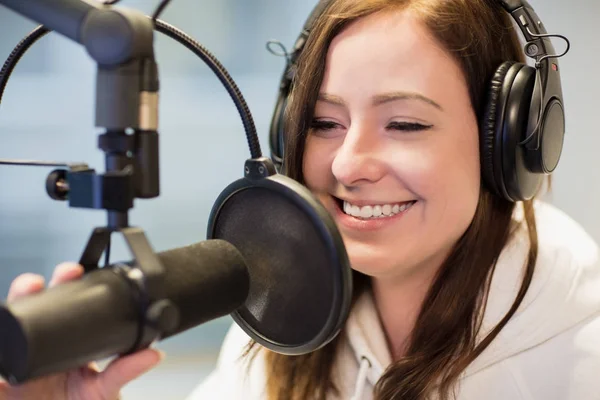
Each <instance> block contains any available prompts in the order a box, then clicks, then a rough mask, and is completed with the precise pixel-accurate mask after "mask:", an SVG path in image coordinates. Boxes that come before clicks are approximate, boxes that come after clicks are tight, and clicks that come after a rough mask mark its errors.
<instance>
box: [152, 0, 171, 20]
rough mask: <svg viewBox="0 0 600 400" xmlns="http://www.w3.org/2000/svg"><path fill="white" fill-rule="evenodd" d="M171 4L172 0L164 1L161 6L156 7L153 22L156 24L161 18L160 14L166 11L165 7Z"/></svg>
mask: <svg viewBox="0 0 600 400" xmlns="http://www.w3.org/2000/svg"><path fill="white" fill-rule="evenodd" d="M170 2H171V0H162V1H161V2H160V4H159V5H158V7H156V10H154V13H153V14H152V22H156V20H157V19H158V17H159V16H160V14H162V12H163V11H164V9H165V7H167V6H168V5H169V3H170Z"/></svg>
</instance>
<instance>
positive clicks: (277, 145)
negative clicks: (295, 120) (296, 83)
mask: <svg viewBox="0 0 600 400" xmlns="http://www.w3.org/2000/svg"><path fill="white" fill-rule="evenodd" d="M286 106H287V96H285V95H284V94H283V93H280V94H279V98H278V99H277V104H276V105H275V110H274V111H273V117H272V118H271V127H270V130H269V147H270V150H271V159H272V160H273V163H274V164H275V166H276V168H277V169H278V170H280V169H281V168H282V166H283V154H284V151H285V142H284V141H285V135H284V131H285V129H284V128H285V123H284V122H285V119H284V117H285V109H286Z"/></svg>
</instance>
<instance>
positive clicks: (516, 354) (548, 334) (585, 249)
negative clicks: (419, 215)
mask: <svg viewBox="0 0 600 400" xmlns="http://www.w3.org/2000/svg"><path fill="white" fill-rule="evenodd" d="M535 212H536V217H537V228H538V237H539V254H538V261H537V266H536V271H535V275H534V277H533V281H532V283H531V286H530V288H529V290H528V292H527V295H526V296H525V298H524V300H523V303H522V304H521V306H520V307H519V309H518V310H517V312H516V314H515V315H514V316H513V317H512V318H511V319H510V321H509V322H508V324H507V325H506V326H505V327H504V329H502V331H501V332H500V334H499V335H498V336H497V337H496V339H494V341H493V342H492V343H491V344H490V345H489V346H488V347H487V348H486V349H485V351H484V352H483V353H482V354H481V355H480V356H479V357H478V358H477V359H476V360H474V361H473V362H472V363H471V365H470V366H469V367H468V368H467V369H466V370H465V371H464V373H463V375H462V377H461V379H460V380H459V384H458V387H457V390H456V393H457V397H456V398H457V400H600V263H599V258H598V257H599V254H598V246H597V245H596V243H594V241H593V240H592V239H591V238H590V236H589V235H588V234H587V233H586V232H585V231H584V230H583V229H582V228H581V227H580V226H579V225H578V224H577V223H576V222H574V221H573V220H572V219H571V218H569V217H568V216H567V215H565V214H564V213H563V212H562V211H560V210H558V209H556V208H555V207H553V206H551V205H549V204H545V203H540V202H538V203H536V211H535ZM515 218H518V219H521V218H522V213H521V212H520V210H517V212H516V213H515ZM527 249H528V240H527V233H526V230H525V229H522V230H520V231H519V233H518V234H517V235H516V236H515V237H514V238H513V240H511V241H510V242H509V243H508V244H507V246H506V247H505V249H504V250H503V252H502V254H501V256H500V259H499V261H498V265H497V267H496V270H495V272H494V276H493V280H492V286H491V289H490V294H489V299H488V305H487V309H486V312H485V315H484V322H483V327H482V333H481V335H483V334H485V333H487V332H488V331H489V330H490V329H491V328H493V327H494V326H495V325H496V323H497V322H498V321H500V319H501V318H502V317H503V316H504V315H505V313H506V312H507V310H508V309H509V308H510V306H511V304H512V303H513V301H514V299H515V296H516V294H517V291H518V290H519V286H520V284H521V277H522V272H523V266H524V261H525V259H526V256H527ZM340 334H341V335H344V336H343V343H342V344H341V348H340V351H339V353H338V355H337V358H336V362H335V375H334V380H335V383H336V385H337V387H338V388H339V389H340V391H341V399H353V400H354V399H366V400H368V399H372V391H373V386H374V384H375V383H376V382H377V380H378V379H379V377H380V376H381V375H382V373H383V372H384V370H385V369H386V368H387V367H388V366H389V365H390V364H391V358H390V354H389V351H388V349H387V345H386V341H385V338H384V334H383V331H382V328H381V325H380V323H379V320H378V317H377V314H376V310H375V308H374V303H373V300H372V297H371V295H370V294H369V293H365V294H364V295H363V296H362V297H361V298H360V299H359V301H358V302H357V304H356V305H355V307H354V309H353V310H352V312H351V314H350V316H349V318H348V321H347V323H346V326H345V329H344V330H343V331H342V333H340ZM248 340H249V338H248V336H247V335H246V334H245V333H244V332H243V331H242V330H241V329H240V328H239V327H238V326H237V325H234V326H233V327H232V328H231V329H230V331H229V333H228V334H227V336H226V338H225V341H224V343H223V347H222V349H221V354H220V356H219V360H218V364H217V367H216V369H215V370H214V371H213V372H212V373H211V375H210V376H209V377H208V378H207V379H206V380H205V381H204V382H203V383H202V384H200V385H199V386H198V387H197V388H196V390H194V392H193V393H192V394H191V396H190V397H189V398H188V400H207V399H240V400H241V399H244V400H246V399H247V400H259V399H260V400H264V399H266V396H265V394H264V387H265V382H266V376H265V373H264V371H265V366H264V360H263V359H262V358H261V357H260V356H259V357H256V359H255V361H254V363H253V364H252V366H251V368H250V370H249V374H247V369H246V363H245V362H243V361H241V360H243V359H240V358H239V356H240V354H241V352H242V350H243V348H244V346H245V345H246V344H247V343H248ZM259 354H261V353H259ZM330 398H331V399H334V398H338V397H333V395H331V396H330Z"/></svg>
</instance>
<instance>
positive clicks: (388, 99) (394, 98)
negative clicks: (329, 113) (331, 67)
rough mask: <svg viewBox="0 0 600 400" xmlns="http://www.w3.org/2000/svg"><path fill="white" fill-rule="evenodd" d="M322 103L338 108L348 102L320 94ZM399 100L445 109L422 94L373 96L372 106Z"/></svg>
mask: <svg viewBox="0 0 600 400" xmlns="http://www.w3.org/2000/svg"><path fill="white" fill-rule="evenodd" d="M317 99H318V100H320V101H324V102H326V103H330V104H333V105H336V106H345V105H346V102H345V101H344V99H342V98H341V97H339V96H336V95H333V94H328V93H319V96H318V98H317ZM398 100H417V101H422V102H424V103H427V104H429V105H431V106H433V107H435V108H437V109H438V110H440V111H443V110H444V109H443V108H442V106H440V105H439V104H438V103H436V102H435V101H433V100H431V99H430V98H429V97H425V96H423V95H422V94H419V93H414V92H390V93H382V94H378V95H375V96H373V99H372V102H371V103H372V104H373V106H379V105H382V104H385V103H390V102H392V101H398Z"/></svg>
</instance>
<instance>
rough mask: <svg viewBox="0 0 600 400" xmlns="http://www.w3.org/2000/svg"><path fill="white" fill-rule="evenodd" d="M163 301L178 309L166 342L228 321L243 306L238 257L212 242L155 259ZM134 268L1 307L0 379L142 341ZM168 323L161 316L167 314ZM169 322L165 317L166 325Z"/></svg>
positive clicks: (99, 273) (245, 278)
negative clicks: (160, 269) (158, 263)
mask: <svg viewBox="0 0 600 400" xmlns="http://www.w3.org/2000/svg"><path fill="white" fill-rule="evenodd" d="M157 256H158V257H159V259H160V261H161V262H162V264H163V266H164V268H165V274H164V280H163V281H162V285H163V288H164V292H163V293H164V298H165V299H168V300H169V301H170V302H171V304H173V305H174V306H175V309H174V310H172V312H170V313H167V314H166V315H167V318H168V319H169V320H168V321H164V320H163V321H159V323H162V324H163V325H165V324H166V325H170V327H169V329H168V333H166V334H165V335H163V336H162V339H164V338H167V337H170V336H172V335H175V334H177V333H180V332H182V331H184V330H187V329H189V328H192V327H194V326H197V325H200V324H202V323H205V322H207V321H210V320H212V319H215V318H218V317H221V316H224V315H227V314H229V313H231V312H233V311H234V310H236V309H237V308H238V307H240V306H241V305H242V304H243V303H244V302H245V300H246V298H247V296H248V293H249V287H250V286H249V285H250V277H249V273H248V268H247V266H246V263H245V261H244V258H243V257H242V255H241V254H240V252H239V251H238V250H237V249H236V248H235V247H234V246H233V245H231V244H230V243H228V242H227V241H225V240H220V239H212V240H208V241H203V242H200V243H196V244H193V245H190V246H186V247H181V248H177V249H173V250H169V251H164V252H161V253H158V254H157ZM130 265H132V263H127V264H121V265H111V266H108V267H104V268H101V269H98V270H95V271H93V272H90V273H87V274H85V275H84V276H83V277H82V278H81V279H80V280H77V281H72V282H67V283H64V284H61V285H58V286H56V287H53V288H50V289H48V290H45V291H43V292H40V293H37V294H33V295H30V296H26V297H23V298H20V299H17V300H15V301H14V302H10V303H8V304H3V305H2V306H1V307H0V374H2V375H3V376H4V377H6V378H7V380H9V381H10V382H12V383H19V382H23V381H25V380H29V379H31V378H35V377H39V376H42V375H47V374H51V373H56V372H59V371H65V370H69V369H73V368H77V367H79V366H82V365H85V364H87V363H88V362H91V361H94V360H98V359H102V358H105V357H109V356H113V355H115V354H123V353H126V352H128V351H129V350H130V349H132V347H133V346H134V345H135V343H136V341H137V338H138V337H139V334H140V329H141V325H140V321H141V317H142V316H141V315H140V310H142V309H144V299H143V297H142V296H140V293H141V291H139V290H137V288H136V287H135V285H133V284H132V282H135V281H136V276H140V277H141V275H140V274H139V270H137V269H136V268H135V267H131V266H130ZM163 315H164V314H163ZM163 318H165V317H163Z"/></svg>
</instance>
